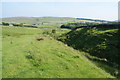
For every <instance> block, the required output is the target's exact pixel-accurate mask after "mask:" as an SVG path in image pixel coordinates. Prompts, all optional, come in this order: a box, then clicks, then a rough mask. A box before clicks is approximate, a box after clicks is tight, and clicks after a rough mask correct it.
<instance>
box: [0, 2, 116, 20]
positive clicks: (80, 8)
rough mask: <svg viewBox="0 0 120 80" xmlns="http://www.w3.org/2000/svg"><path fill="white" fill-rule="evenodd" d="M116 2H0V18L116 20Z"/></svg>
mask: <svg viewBox="0 0 120 80" xmlns="http://www.w3.org/2000/svg"><path fill="white" fill-rule="evenodd" d="M117 5H118V3H117V2H2V9H3V10H2V16H1V17H0V18H9V17H73V18H87V19H98V20H107V21H115V20H118V15H117V14H118V11H117V10H118V7H117Z"/></svg>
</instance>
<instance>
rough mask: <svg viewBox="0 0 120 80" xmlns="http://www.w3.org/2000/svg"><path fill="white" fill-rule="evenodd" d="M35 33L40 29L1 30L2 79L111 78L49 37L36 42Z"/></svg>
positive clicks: (78, 54)
mask: <svg viewBox="0 0 120 80" xmlns="http://www.w3.org/2000/svg"><path fill="white" fill-rule="evenodd" d="M33 33H34V34H33ZM37 33H42V30H37V29H30V28H14V27H13V28H8V27H3V77H4V78H8V77H11V78H13V77H14V78H18V77H19V78H29V77H31V78H106V77H112V76H111V75H110V74H108V73H106V72H105V71H103V70H102V69H100V68H98V67H96V66H95V65H94V64H93V63H91V62H90V61H89V60H88V59H87V58H86V57H84V56H83V54H84V53H83V52H78V51H76V50H74V49H72V48H70V47H68V46H66V45H64V44H63V43H61V42H58V41H56V40H54V39H52V38H51V37H49V36H43V38H44V40H41V41H37V40H36V38H35V35H36V34H37ZM16 34H17V35H16ZM18 35H19V36H18Z"/></svg>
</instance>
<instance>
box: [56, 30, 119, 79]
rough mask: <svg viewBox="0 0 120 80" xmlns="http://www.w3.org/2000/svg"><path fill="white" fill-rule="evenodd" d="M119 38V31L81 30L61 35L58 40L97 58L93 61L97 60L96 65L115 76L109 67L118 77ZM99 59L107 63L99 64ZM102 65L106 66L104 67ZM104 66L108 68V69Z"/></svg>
mask: <svg viewBox="0 0 120 80" xmlns="http://www.w3.org/2000/svg"><path fill="white" fill-rule="evenodd" d="M119 36H120V30H119V29H108V28H106V29H103V28H96V29H95V28H92V29H89V28H81V29H78V30H73V31H71V32H69V33H67V34H64V35H62V36H61V37H60V38H58V40H60V41H63V42H64V43H66V44H67V45H69V46H71V47H73V48H74V49H77V50H80V51H84V52H87V53H88V54H90V55H92V56H95V57H98V58H99V59H95V60H94V61H96V60H99V62H97V65H98V64H99V66H101V65H103V66H102V67H104V69H106V71H108V72H110V73H111V74H116V72H115V70H112V68H110V67H113V68H115V69H116V70H117V72H118V73H117V74H116V76H117V77H119V76H120V67H119V66H120V62H119V61H118V59H119V58H120V55H119V52H120V50H119V47H120V45H119V41H120V38H119ZM101 59H103V60H106V61H107V63H106V61H104V62H103V63H101V62H100V61H101ZM104 63H106V64H105V65H104ZM109 64H110V65H109ZM106 65H108V66H110V67H109V68H108V67H106ZM107 68H108V69H107ZM110 69H111V70H110Z"/></svg>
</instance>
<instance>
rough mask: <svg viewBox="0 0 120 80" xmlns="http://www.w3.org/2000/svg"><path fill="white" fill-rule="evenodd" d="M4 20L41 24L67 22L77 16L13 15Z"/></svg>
mask: <svg viewBox="0 0 120 80" xmlns="http://www.w3.org/2000/svg"><path fill="white" fill-rule="evenodd" d="M2 21H3V22H10V23H26V24H41V23H65V22H73V21H76V18H70V17H11V18H3V19H2Z"/></svg>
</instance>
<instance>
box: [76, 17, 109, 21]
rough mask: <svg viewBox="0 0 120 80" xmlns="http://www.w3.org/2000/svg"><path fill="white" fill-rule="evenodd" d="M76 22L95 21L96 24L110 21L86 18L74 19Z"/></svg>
mask: <svg viewBox="0 0 120 80" xmlns="http://www.w3.org/2000/svg"><path fill="white" fill-rule="evenodd" d="M76 19H78V20H90V21H95V22H96V21H97V22H110V21H106V20H99V19H86V18H76Z"/></svg>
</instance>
